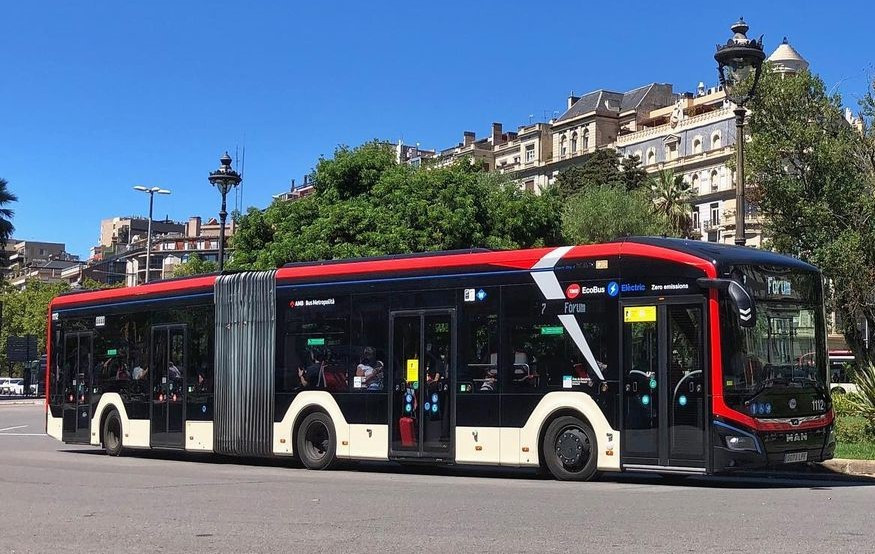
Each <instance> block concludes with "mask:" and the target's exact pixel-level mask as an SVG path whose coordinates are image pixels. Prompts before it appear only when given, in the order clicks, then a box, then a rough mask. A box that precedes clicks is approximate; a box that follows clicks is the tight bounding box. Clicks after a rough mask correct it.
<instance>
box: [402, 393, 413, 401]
mask: <svg viewBox="0 0 875 554" xmlns="http://www.w3.org/2000/svg"><path fill="white" fill-rule="evenodd" d="M404 401H405V402H413V395H412V394H408V395H406V396H405V397H404Z"/></svg>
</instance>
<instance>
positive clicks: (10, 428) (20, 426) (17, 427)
mask: <svg viewBox="0 0 875 554" xmlns="http://www.w3.org/2000/svg"><path fill="white" fill-rule="evenodd" d="M25 427H27V425H18V426H16V427H6V428H4V429H0V431H12V430H13V429H24V428H25Z"/></svg>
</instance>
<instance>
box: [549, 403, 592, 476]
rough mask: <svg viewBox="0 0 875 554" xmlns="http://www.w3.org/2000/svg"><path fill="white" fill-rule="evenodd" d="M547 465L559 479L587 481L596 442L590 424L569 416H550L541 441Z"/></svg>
mask: <svg viewBox="0 0 875 554" xmlns="http://www.w3.org/2000/svg"><path fill="white" fill-rule="evenodd" d="M542 451H543V453H544V462H545V464H546V465H547V469H549V470H550V473H552V474H553V476H554V477H555V478H556V479H559V480H561V481H588V480H590V479H592V478H593V477H594V476H595V474H596V467H597V462H598V446H597V443H596V438H595V432H593V430H592V428H591V427H590V426H589V425H587V424H586V423H584V422H583V421H581V420H580V419H578V418H576V417H572V416H562V417H558V418H556V419H555V420H553V422H552V423H550V425H549V426H548V427H547V432H546V433H544V443H543V445H542Z"/></svg>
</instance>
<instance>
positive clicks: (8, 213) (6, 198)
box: [0, 177, 18, 247]
mask: <svg viewBox="0 0 875 554" xmlns="http://www.w3.org/2000/svg"><path fill="white" fill-rule="evenodd" d="M8 184H9V183H7V182H6V179H3V178H2V177H0V247H3V246H6V241H8V240H9V237H11V236H12V232H13V231H15V226H14V225H12V216H13V215H15V212H13V211H12V210H10V209H9V208H7V207H6V206H8V205H9V204H11V203H12V202H17V201H18V197H17V196H15V195H14V194H12V193H11V192H9V189H8V188H6V185H8Z"/></svg>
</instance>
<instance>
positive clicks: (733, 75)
mask: <svg viewBox="0 0 875 554" xmlns="http://www.w3.org/2000/svg"><path fill="white" fill-rule="evenodd" d="M748 28H749V27H748V25H747V23H745V22H744V18H740V19H739V20H738V21H736V22H735V23H733V24H732V26H731V27H730V30H732V33H733V35H732V38H730V39H729V40H728V41H727V42H726V44H718V45H717V53H716V54H714V59H715V60H717V72H718V74H719V77H720V84H721V85H723V90H725V91H726V98H728V99H729V101H730V102H732V103H733V104H735V149H736V165H737V168H736V183H735V244H737V245H738V246H744V244H745V242H746V237H745V236H744V232H745V229H744V217H745V213H746V210H745V205H744V116H745V114H746V113H747V112H746V111H745V109H744V105H745V104H746V103H747V102H748V101H749V100H750V99H751V98H753V97H754V94H755V93H756V88H757V83H758V82H759V80H760V71H761V70H762V67H763V60H765V58H766V55H765V53H764V52H763V38H762V37H760V39H759V40H757V39H749V38H747V34H746V33H747V30H748Z"/></svg>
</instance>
